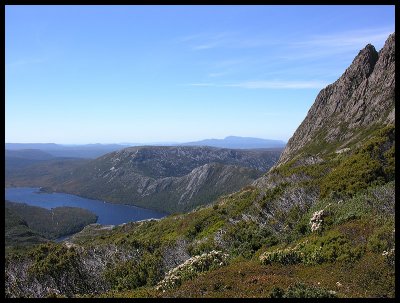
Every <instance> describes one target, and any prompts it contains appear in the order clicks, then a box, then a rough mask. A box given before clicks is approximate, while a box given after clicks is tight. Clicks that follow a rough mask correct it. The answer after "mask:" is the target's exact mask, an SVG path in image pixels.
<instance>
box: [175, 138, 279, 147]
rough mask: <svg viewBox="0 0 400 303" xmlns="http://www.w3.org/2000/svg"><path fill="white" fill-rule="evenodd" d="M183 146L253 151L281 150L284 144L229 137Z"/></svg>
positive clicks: (189, 143)
mask: <svg viewBox="0 0 400 303" xmlns="http://www.w3.org/2000/svg"><path fill="white" fill-rule="evenodd" d="M181 145H184V146H213V147H220V148H237V149H255V148H283V147H285V142H283V141H281V140H269V139H259V138H251V137H236V136H229V137H226V138H225V139H205V140H201V141H195V142H188V143H182V144H181Z"/></svg>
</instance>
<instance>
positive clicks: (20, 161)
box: [5, 149, 54, 171]
mask: <svg viewBox="0 0 400 303" xmlns="http://www.w3.org/2000/svg"><path fill="white" fill-rule="evenodd" d="M52 158H54V157H53V156H52V155H51V154H49V153H46V152H44V151H41V150H39V149H23V150H8V149H6V151H5V169H6V171H11V170H15V169H20V168H24V167H27V166H30V165H32V164H34V163H37V162H41V161H45V160H49V159H52Z"/></svg>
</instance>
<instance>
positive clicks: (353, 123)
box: [5, 34, 395, 298]
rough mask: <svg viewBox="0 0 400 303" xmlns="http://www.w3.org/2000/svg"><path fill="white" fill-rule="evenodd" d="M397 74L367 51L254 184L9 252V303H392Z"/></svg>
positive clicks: (388, 52) (386, 54) (391, 44)
mask: <svg viewBox="0 0 400 303" xmlns="http://www.w3.org/2000/svg"><path fill="white" fill-rule="evenodd" d="M394 66H395V35H394V34H392V35H390V36H389V38H388V39H387V41H386V42H385V45H384V47H383V48H382V49H381V50H380V52H379V53H376V52H374V51H373V48H372V47H371V46H369V45H367V46H366V47H365V48H364V49H363V50H362V51H361V52H360V53H359V54H358V56H357V57H356V58H355V59H354V61H353V63H352V64H351V65H350V67H349V69H348V70H346V72H345V73H344V74H343V75H342V76H341V77H340V81H337V82H335V83H334V84H332V85H331V86H328V87H327V88H326V89H325V90H323V91H322V92H321V93H320V94H319V95H318V97H317V98H316V100H315V102H314V104H313V106H312V108H311V109H312V110H311V109H310V111H309V114H308V115H307V117H306V119H305V120H304V121H303V123H302V124H301V125H300V126H299V128H298V129H297V130H296V132H295V134H294V135H293V137H292V138H291V139H290V140H289V142H288V144H287V146H286V147H285V151H284V152H283V154H282V155H281V157H280V160H279V162H278V163H277V164H276V165H274V166H273V167H272V168H271V169H270V170H269V171H268V172H267V173H266V174H265V175H264V176H262V177H260V178H259V179H257V180H256V181H255V182H254V183H253V185H252V186H246V187H244V188H242V189H240V190H239V191H237V192H235V193H232V194H229V195H225V196H221V197H219V198H218V199H217V200H215V201H214V202H213V203H212V204H210V205H206V206H204V207H201V208H198V209H196V210H194V211H191V212H190V213H186V214H175V215H170V216H167V217H165V218H163V219H161V220H149V221H143V222H132V223H128V224H124V225H120V226H115V227H106V226H105V227H103V226H99V225H91V226H88V227H86V228H85V229H84V230H83V231H81V232H80V233H78V234H76V235H75V236H74V237H73V238H72V239H70V240H69V241H67V242H64V243H58V244H55V243H48V244H42V245H38V246H37V247H35V248H32V249H30V250H28V251H26V252H25V253H23V254H12V253H11V252H10V253H9V254H8V255H7V256H6V262H5V293H6V297H27V296H34V297H45V296H67V297H82V296H84V297H85V296H87V297H130V298H136V297H154V298H164V297H218V298H221V297H264V298H265V297H271V298H279V297H281V298H304V297H305V298H331V297H339V298H342V297H364V298H371V297H376V298H387V297H391V298H394V297H395V125H394V115H393V114H392V113H394V108H395V95H394V89H395V81H394V77H392V76H393V75H394ZM352 71H357V72H354V73H353V72H352ZM344 85H345V86H346V89H345V90H343V91H342V90H341V89H342V87H343V86H344ZM361 88H362V89H361ZM334 92H337V94H336V95H335V93H334ZM339 92H341V93H339ZM357 96H358V97H357ZM360 99H362V100H364V101H363V102H361V101H359V100H360ZM336 105H337V107H336ZM376 107H378V109H377V108H376ZM335 108H336V109H335ZM341 108H343V110H342V111H341V110H339V109H341ZM344 109H346V110H344ZM379 109H381V110H379ZM317 114H318V115H321V117H323V118H321V117H320V116H315V115H317ZM337 116H341V117H342V118H343V119H339V120H337V119H338V118H337ZM365 120H367V121H368V123H365V122H363V121H365ZM341 121H343V122H346V124H344V125H341V124H340V122H341ZM309 132H310V133H311V134H312V136H311V137H310V135H309ZM310 138H311V139H310ZM315 142H317V143H318V144H315ZM114 160H115V159H114ZM115 161H116V160H115ZM116 162H118V161H116ZM115 168H116V167H114V169H115ZM210 202H212V201H210Z"/></svg>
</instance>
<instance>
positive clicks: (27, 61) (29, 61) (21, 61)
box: [6, 58, 47, 67]
mask: <svg viewBox="0 0 400 303" xmlns="http://www.w3.org/2000/svg"><path fill="white" fill-rule="evenodd" d="M45 61H47V60H46V59H45V58H32V59H18V60H15V61H12V62H9V63H6V66H7V67H16V66H24V65H30V64H38V63H43V62H45Z"/></svg>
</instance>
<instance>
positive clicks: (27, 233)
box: [4, 207, 47, 252]
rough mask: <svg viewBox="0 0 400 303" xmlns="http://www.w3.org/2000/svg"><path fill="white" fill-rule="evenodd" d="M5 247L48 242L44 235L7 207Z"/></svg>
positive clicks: (7, 249)
mask: <svg viewBox="0 0 400 303" xmlns="http://www.w3.org/2000/svg"><path fill="white" fill-rule="evenodd" d="M4 215H5V247H6V252H8V251H9V249H10V247H11V246H17V247H24V246H29V245H34V244H39V243H43V242H46V241H47V239H45V238H44V237H43V236H41V235H40V234H39V233H38V232H35V231H34V230H32V229H31V228H29V227H28V224H27V223H26V222H25V221H24V220H23V219H22V218H21V217H20V216H18V215H17V214H16V213H14V212H13V211H11V210H10V209H9V208H7V207H6V208H5V214H4Z"/></svg>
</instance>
